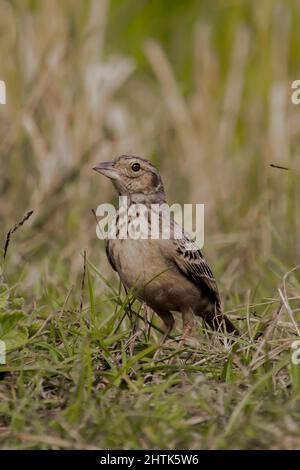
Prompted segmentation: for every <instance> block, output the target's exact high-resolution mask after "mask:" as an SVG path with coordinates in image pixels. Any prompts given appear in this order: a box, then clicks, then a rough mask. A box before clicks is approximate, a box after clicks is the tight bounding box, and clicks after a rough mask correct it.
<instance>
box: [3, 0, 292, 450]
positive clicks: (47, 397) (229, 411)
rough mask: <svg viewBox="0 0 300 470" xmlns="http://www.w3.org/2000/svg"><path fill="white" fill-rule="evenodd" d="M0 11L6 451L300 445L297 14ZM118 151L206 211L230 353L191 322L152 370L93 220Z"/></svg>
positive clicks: (279, 5)
mask: <svg viewBox="0 0 300 470" xmlns="http://www.w3.org/2000/svg"><path fill="white" fill-rule="evenodd" d="M0 3H1V17H0V30H1V41H0V55H1V77H0V79H3V80H5V82H6V85H7V86H6V88H7V104H6V105H5V106H1V107H0V123H1V126H0V157H1V165H0V195H1V197H0V242H1V247H3V255H4V256H3V257H2V258H1V273H0V339H4V340H5V342H6V344H7V349H8V351H7V361H6V364H2V365H0V446H1V448H4V449H24V448H26V449H27V448H34V449H37V448H42V449H56V448H76V449H88V448H121V449H125V448H131V449H140V448H143V449H148V448H149V449H154V448H158V449H163V448H169V449H175V448H188V449H199V448H201V449H232V448H239V449H256V448H259V449H270V448H284V449H289V448H291V449H299V448H300V432H299V426H298V423H299V418H300V416H299V414H300V406H299V399H300V367H299V366H297V365H295V364H292V361H291V358H292V353H293V352H295V350H294V349H293V348H292V344H293V342H294V341H295V340H299V298H300V294H299V292H300V277H299V269H300V268H299V255H300V248H299V243H298V241H299V236H300V225H299V210H298V205H299V196H300V192H299V184H298V179H299V142H300V140H299V136H300V134H299V128H300V127H299V124H300V121H299V108H298V107H297V106H295V105H292V104H291V101H290V91H291V90H290V85H291V83H292V81H293V80H295V79H298V78H299V76H297V73H299V70H300V61H299V54H298V49H299V47H298V45H299V44H298V42H299V41H298V29H299V28H298V23H299V16H300V9H299V2H289V1H281V2H280V1H279V2H269V1H268V0H264V1H263V2H261V8H260V9H257V5H256V4H255V2H252V1H251V0H245V1H244V2H237V1H234V0H233V1H229V2H215V4H214V6H213V7H212V2H210V1H208V0H207V1H206V0H203V1H202V2H201V7H199V3H200V2H198V1H196V0H195V1H194V0H189V2H187V3H188V7H187V6H186V7H183V6H182V2H180V1H179V2H177V1H176V2H175V0H174V2H172V4H173V3H174V5H175V3H176V5H175V6H174V8H169V7H168V8H167V6H166V5H164V6H162V2H157V1H155V2H144V4H142V3H143V2H140V1H132V2H130V5H129V2H127V1H122V2H113V1H111V2H108V1H101V2H98V1H95V2H94V1H91V2H83V3H82V4H81V3H80V2H77V3H76V4H75V2H71V1H69V0H64V1H63V2H58V1H51V2H36V1H32V0H28V1H22V2H21V1H19V0H15V1H4V0H2V1H1V0H0ZM225 3H226V5H225ZM83 4H84V7H83ZM119 5H120V6H119ZM123 153H128V154H138V155H142V156H143V155H144V156H147V157H151V159H152V160H153V161H154V162H155V163H156V164H157V165H158V167H159V169H160V170H161V173H162V176H163V180H164V183H165V186H166V192H167V194H168V199H169V201H170V203H172V202H179V203H195V202H201V203H203V202H204V203H205V224H206V226H205V227H206V234H205V235H206V238H205V246H204V253H205V255H206V257H207V259H208V261H209V264H210V265H211V266H212V268H213V271H214V273H215V276H216V278H217V280H218V284H219V287H220V291H221V296H222V300H223V304H224V310H225V311H226V313H227V314H228V316H229V317H230V318H231V319H232V320H233V321H235V322H236V323H237V324H238V326H239V328H240V329H241V331H242V332H243V335H242V337H241V339H239V340H238V342H237V344H236V345H235V346H234V348H233V349H226V348H225V347H224V346H223V345H222V343H221V342H220V340H219V338H218V335H217V334H213V333H211V332H208V331H206V330H205V328H204V326H203V325H202V324H201V323H200V322H199V323H198V324H197V325H196V327H195V330H194V333H193V338H192V339H191V341H190V342H189V343H188V344H187V345H186V346H185V347H184V348H182V350H180V351H179V350H178V348H177V347H176V346H177V343H176V341H175V340H176V338H177V337H178V335H179V333H180V321H179V319H177V328H176V332H175V333H174V338H173V339H174V341H172V342H169V344H168V345H167V346H166V347H165V349H164V350H163V352H162V355H161V357H160V360H159V361H154V360H153V356H154V353H155V351H156V349H157V347H158V345H159V340H160V337H161V331H160V330H161V327H162V325H161V324H160V322H159V320H158V319H157V318H156V317H155V316H154V317H152V314H151V312H148V311H147V310H145V309H144V307H143V306H141V305H139V303H138V302H134V303H133V304H132V299H131V297H130V295H126V294H125V293H124V292H123V290H122V289H121V286H120V285H119V281H118V279H117V278H116V276H115V275H114V273H113V272H112V270H111V268H110V267H109V264H108V262H107V260H106V257H105V251H104V247H103V244H102V242H100V241H99V240H98V239H97V238H96V234H95V219H94V215H93V213H92V211H91V209H93V210H94V209H95V208H96V206H97V205H98V204H99V203H103V202H111V201H113V200H114V199H113V198H114V195H113V190H112V188H111V186H110V185H109V184H108V182H106V181H103V180H101V181H100V179H99V177H98V176H97V175H96V174H93V172H92V170H91V168H92V167H93V166H94V164H95V163H96V162H98V161H102V160H103V161H104V160H108V159H110V158H111V157H112V156H115V155H118V154H123ZM270 164H272V165H277V166H282V167H288V168H290V170H280V169H279V168H276V166H275V167H274V166H273V167H271V166H270ZM29 209H32V210H33V211H34V213H33V214H32V215H31V217H30V218H29V219H28V220H24V219H22V215H23V214H28V210H29ZM25 219H26V217H25ZM19 220H21V222H22V221H23V220H24V223H23V224H22V225H20V224H18V223H17V224H16V225H14V224H15V222H16V221H19ZM19 225H20V226H19ZM10 227H13V228H12V229H10ZM7 233H9V237H7V236H6V234H7ZM4 258H5V259H4ZM148 322H150V323H151V325H149V323H148ZM170 358H173V360H172V361H170Z"/></svg>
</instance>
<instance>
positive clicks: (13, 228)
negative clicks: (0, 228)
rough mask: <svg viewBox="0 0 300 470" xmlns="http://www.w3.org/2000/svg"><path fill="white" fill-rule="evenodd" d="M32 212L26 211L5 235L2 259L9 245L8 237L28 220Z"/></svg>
mask: <svg viewBox="0 0 300 470" xmlns="http://www.w3.org/2000/svg"><path fill="white" fill-rule="evenodd" d="M32 214H33V211H28V212H27V213H26V214H25V216H24V217H23V219H22V220H21V221H20V222H18V223H17V224H15V225H14V226H13V227H12V228H11V229H10V230H9V231H8V233H7V235H6V240H5V244H4V251H3V260H5V258H6V255H7V250H8V247H9V243H10V237H11V235H12V234H13V233H15V232H16V231H17V230H18V229H19V228H20V227H22V225H23V224H24V223H25V222H26V220H28V219H29V218H30V217H31V216H32Z"/></svg>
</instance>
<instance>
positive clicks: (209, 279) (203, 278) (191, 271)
mask: <svg viewBox="0 0 300 470" xmlns="http://www.w3.org/2000/svg"><path fill="white" fill-rule="evenodd" d="M171 246H172V247H171V257H172V260H173V262H174V263H175V265H176V267H177V268H178V269H179V270H180V271H181V272H182V273H183V274H184V275H185V276H186V277H187V278H188V279H189V280H190V281H192V282H193V283H194V284H195V285H197V286H198V287H199V288H200V289H201V290H202V291H205V293H206V294H207V295H208V297H209V298H210V299H211V300H212V301H213V302H214V303H215V305H216V307H217V308H218V309H219V308H220V296H219V291H218V286H217V283H216V280H215V278H214V275H213V273H212V271H211V269H210V267H209V266H208V264H207V262H206V260H205V258H204V257H203V255H202V253H201V251H200V250H199V248H198V247H197V245H196V243H195V242H194V241H193V240H192V239H191V238H190V237H189V235H187V234H186V233H185V232H183V231H182V237H181V238H173V239H172V240H171Z"/></svg>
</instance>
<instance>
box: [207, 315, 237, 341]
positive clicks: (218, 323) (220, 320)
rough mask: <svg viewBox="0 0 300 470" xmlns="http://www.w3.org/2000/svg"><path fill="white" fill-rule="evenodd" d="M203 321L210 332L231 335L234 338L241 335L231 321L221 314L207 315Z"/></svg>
mask: <svg viewBox="0 0 300 470" xmlns="http://www.w3.org/2000/svg"><path fill="white" fill-rule="evenodd" d="M204 321H205V323H206V324H207V325H208V326H209V327H210V328H211V329H212V330H215V331H220V332H222V333H225V334H226V333H232V334H234V335H235V336H240V334H241V333H240V332H239V330H238V328H237V327H236V326H235V325H234V324H233V323H232V321H231V320H229V318H228V317H227V316H226V315H224V314H223V313H222V312H217V313H216V314H215V315H207V316H206V317H205V318H204Z"/></svg>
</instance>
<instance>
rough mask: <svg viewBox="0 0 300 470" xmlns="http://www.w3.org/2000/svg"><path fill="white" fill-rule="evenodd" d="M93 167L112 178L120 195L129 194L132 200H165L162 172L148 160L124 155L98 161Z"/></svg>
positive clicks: (155, 201)
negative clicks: (109, 160)
mask: <svg viewBox="0 0 300 470" xmlns="http://www.w3.org/2000/svg"><path fill="white" fill-rule="evenodd" d="M93 169H94V170H95V171H97V172H98V173H101V174H102V175H104V176H107V177H108V178H110V179H111V180H112V182H113V185H114V186H115V188H116V190H117V191H118V193H119V195H121V196H128V197H129V198H130V199H131V201H132V202H136V203H149V202H150V203H161V202H165V193H164V188H163V184H162V180H161V177H160V174H159V172H158V170H157V168H155V166H154V165H152V163H150V162H149V161H148V160H144V159H143V158H140V157H133V156H128V155H122V156H121V157H118V158H116V159H115V160H114V161H111V162H103V163H98V165H96V166H95V167H94V168H93Z"/></svg>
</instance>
